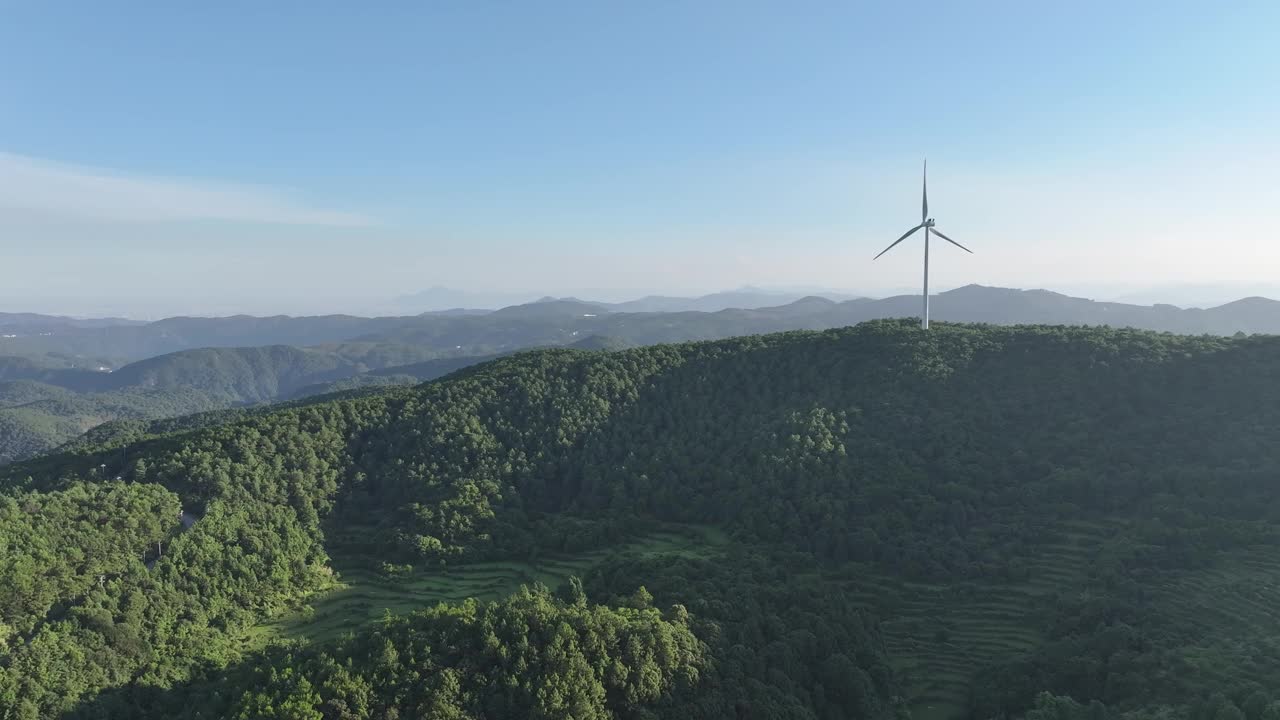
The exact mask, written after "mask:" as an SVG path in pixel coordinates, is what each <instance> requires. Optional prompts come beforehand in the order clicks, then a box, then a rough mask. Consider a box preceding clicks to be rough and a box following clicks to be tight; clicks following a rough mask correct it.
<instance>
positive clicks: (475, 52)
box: [0, 0, 1280, 315]
mask: <svg viewBox="0 0 1280 720" xmlns="http://www.w3.org/2000/svg"><path fill="white" fill-rule="evenodd" d="M1277 28H1280V3H1276V2H1274V0H1270V1H1266V2H1262V1H1259V2H1203V1H1202V2H1179V1H1178V0H1172V1H1166V2H1145V1H1144V2H1138V1H1135V2H1093V1H1085V2H1071V3H1039V2H1012V1H1010V2H968V3H953V2H945V3H930V2H911V3H876V4H869V3H854V2H832V3H816V2H774V3H760V2H749V1H743V0H735V1H733V2H728V1H723V2H721V1H717V0H705V1H701V2H665V1H652V2H643V3H639V2H634V3H613V2H586V1H583V2H553V1H552V0H545V1H543V2H515V1H513V0H468V1H463V0H433V1H428V2H404V3H396V2H377V3H353V2H306V3H303V2H285V1H283V0H281V1H279V2H260V1H255V2H235V1H223V2H205V3H161V2H128V1H127V0H121V1H120V2H113V3H95V2H83V1H82V2H59V1H58V0H40V1H39V2H22V1H17V0H9V1H6V0H0V278H2V282H0V310H37V311H39V310H45V311H61V312H78V313H96V312H107V311H115V312H128V313H131V314H135V315H140V314H163V313H167V312H224V311H230V310H248V311H253V312H270V311H281V312H295V313H296V312H317V311H333V310H343V309H349V310H355V311H359V310H362V309H366V308H371V307H373V306H374V305H376V304H377V303H380V302H385V301H390V300H391V299H392V298H394V297H396V296H397V295H401V294H405V293H411V292H414V291H416V290H420V289H423V288H427V287H431V286H448V287H451V288H462V289H468V290H488V291H492V290H505V291H512V290H520V291H525V290H527V291H530V292H538V293H554V294H566V293H570V292H577V293H582V292H587V291H590V292H594V293H595V294H596V296H597V297H600V299H609V298H607V297H605V295H607V294H608V293H610V292H612V293H615V294H620V295H627V294H633V293H635V292H641V293H643V292H654V291H656V292H666V293H675V292H707V291H714V290H719V289H725V288H730V287H735V286H739V285H743V284H755V285H765V286H810V287H826V288H833V289H846V290H853V291H860V292H868V293H874V292H884V291H888V290H890V289H895V288H907V287H915V286H918V283H919V272H920V269H919V265H920V247H919V244H918V243H903V245H902V246H900V247H899V248H897V249H895V251H894V252H893V253H891V254H889V255H886V256H885V257H883V258H881V259H880V260H878V261H876V262H874V263H872V262H871V258H872V256H874V255H875V254H876V253H877V252H879V251H880V250H881V249H882V248H883V247H884V246H886V245H887V244H888V243H889V242H891V241H892V240H893V239H894V238H896V237H897V236H898V235H899V234H900V233H901V232H902V231H903V230H905V229H907V228H908V227H910V226H911V225H913V224H915V223H916V222H918V216H917V213H918V212H919V210H918V208H919V201H920V199H919V192H920V188H919V173H920V161H921V158H922V157H924V156H925V155H927V156H928V157H929V161H930V189H931V193H930V199H931V204H930V205H931V210H932V212H931V214H932V215H934V216H935V217H936V218H937V219H938V227H939V228H941V229H942V230H943V231H944V232H947V233H948V234H950V235H951V236H952V237H954V238H956V239H957V240H959V241H960V242H963V243H965V244H966V245H968V246H970V247H971V248H973V249H974V250H975V251H976V252H977V254H976V255H972V256H969V255H965V254H964V253H961V252H960V251H958V250H955V249H954V248H951V247H949V246H945V245H943V246H940V247H938V248H937V253H936V262H935V264H934V269H935V283H936V284H937V286H940V287H947V286H956V285H962V284H966V283H969V282H978V283H984V284H995V285H1005V286H1012V287H1049V288H1051V289H1063V290H1073V291H1078V292H1090V291H1091V289H1092V291H1093V292H1095V293H1096V294H1108V293H1109V294H1118V293H1123V292H1126V291H1137V290H1141V289H1144V288H1150V287H1162V286H1170V285H1181V284H1191V283H1194V284H1203V285H1209V284H1219V285H1220V284H1227V285H1231V286H1239V287H1244V286H1256V285H1259V284H1264V283H1268V282H1277V281H1278V279H1280V242H1277V239H1276V238H1277V234H1278V233H1280V230H1278V229H1277V223H1276V222H1275V221H1274V220H1273V216H1274V215H1276V214H1277V210H1280V175H1278V174H1277V170H1276V168H1277V167H1278V166H1280V132H1277V128H1280V42H1277Z"/></svg>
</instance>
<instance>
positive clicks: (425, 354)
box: [0, 285, 1280, 462]
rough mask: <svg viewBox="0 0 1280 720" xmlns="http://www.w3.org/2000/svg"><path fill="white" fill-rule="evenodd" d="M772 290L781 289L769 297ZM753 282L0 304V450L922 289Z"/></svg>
mask: <svg viewBox="0 0 1280 720" xmlns="http://www.w3.org/2000/svg"><path fill="white" fill-rule="evenodd" d="M775 297H776V296H775ZM753 298H756V299H758V297H757V296H756V295H754V294H752V293H751V292H750V291H748V292H746V293H717V294H716V295H709V296H704V297H702V298H693V299H688V298H662V297H650V298H641V299H639V300H634V301H629V302H625V303H612V304H611V303H598V302H590V301H584V300H578V299H575V298H544V299H542V300H540V301H538V302H532V303H526V304H523V305H512V306H509V307H505V308H502V309H499V310H494V311H487V310H455V311H444V312H431V313H424V314H421V315H412V316H402V317H377V318H363V317H356V316H352V315H327V316H316V317H288V316H276V317H252V316H246V315H240V316H233V317H223V318H189V317H175V318H167V319H164V320H159V321H156V322H150V323H137V322H131V321H124V320H117V319H102V320H76V319H71V318H62V317H54V316H41V315H28V314H24V315H0V328H5V331H4V332H3V333H0V335H3V337H0V462H5V461H8V460H12V459H15V458H20V457H26V456H29V455H32V454H36V453H40V452H44V451H46V450H48V449H50V448H52V447H54V446H56V445H59V444H61V443H63V442H66V441H68V440H70V439H72V438H74V437H76V436H77V435H79V434H80V433H83V432H84V431H85V430H87V429H89V428H91V427H94V426H96V425H98V424H100V423H104V422H109V421H113V420H132V421H143V420H148V419H152V418H161V417H171V416H176V415H183V414H187V413H193V412H203V411H209V410H217V409H223V408H231V407H243V406H247V405H252V404H258V403H265V402H279V401H282V400H290V399H296V398H300V397H306V396H310V395H316V394H323V393H330V392H337V391H350V390H359V389H362V388H370V387H376V386H384V385H394V384H407V383H415V382H422V381H424V380H430V379H433V378H436V377H439V376H441V375H444V374H447V373H449V372H453V371H454V370H457V369H459V368H462V367H465V366H467V365H471V364H474V363H477V362H481V361H483V360H487V359H491V358H493V357H495V356H497V355H501V354H507V353H511V352H515V351H518V350H522V349H528V348H534V347H547V346H573V347H579V348H584V349H617V348H623V347H632V346H637V345H651V344H654V343H664V342H683V341H689V340H711V339H719V338H726V337H732V336H738V335H753V334H759V333H768V332H777V331H783V330H799V329H809V330H820V329H827V328H833V327H841V326H846V325H854V324H857V323H859V322H863V321H866V320H872V319H878V318H891V317H913V316H917V315H918V313H919V311H920V297H919V296H918V295H900V296H895V297H890V298H884V299H879V300H873V299H867V298H854V299H845V300H839V301H838V300H836V299H831V298H825V297H817V296H809V297H801V298H796V299H791V300H790V301H789V302H785V303H780V304H777V305H772V306H765V307H754V308H722V309H718V310H679V311H664V310H656V309H651V308H662V307H667V308H674V307H682V306H684V305H686V304H688V303H694V304H700V305H701V306H702V307H706V308H716V307H719V306H720V305H723V304H726V303H732V302H735V301H742V302H743V303H748V302H751V301H752V300H753ZM932 314H933V318H934V319H935V320H939V321H955V322H979V323H992V324H1038V325H1111V326H1118V327H1134V328H1143V329H1149V330H1158V331H1169V332H1175V333H1182V334H1216V335H1231V334H1235V333H1246V334H1253V333H1265V334H1280V302H1277V301H1275V300H1268V299H1265V298H1261V297H1253V298H1245V299H1242V300H1237V301H1235V302H1231V303H1227V304H1225V305H1221V306H1219V307H1215V308H1209V309H1196V308H1189V309H1182V308H1177V307H1174V306H1172V305H1147V306H1143V305H1130V304H1124V303H1113V302H1095V301H1092V300H1086V299H1083V298H1075V297H1069V296H1067V295H1062V294H1059V293H1053V292H1049V291H1045V290H1011V289H1005V288H992V287H982V286H977V285H970V286H967V287H963V288H959V289H956V290H951V291H949V292H944V293H940V294H939V295H937V296H935V297H934V298H933V300H932Z"/></svg>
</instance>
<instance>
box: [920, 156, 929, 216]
mask: <svg viewBox="0 0 1280 720" xmlns="http://www.w3.org/2000/svg"><path fill="white" fill-rule="evenodd" d="M921 187H923V188H924V192H923V195H922V196H921V202H920V222H921V223H922V224H923V223H924V221H925V220H928V219H929V160H928V159H927V158H926V159H925V161H924V181H923V183H922V185H921Z"/></svg>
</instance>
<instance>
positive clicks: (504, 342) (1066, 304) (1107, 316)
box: [0, 285, 1280, 367]
mask: <svg viewBox="0 0 1280 720" xmlns="http://www.w3.org/2000/svg"><path fill="white" fill-rule="evenodd" d="M772 297H774V298H775V299H776V298H777V297H778V296H776V295H774V296H772ZM757 300H759V296H757V295H754V294H752V293H751V292H747V293H746V294H740V293H717V294H715V295H708V296H704V297H702V298H694V299H687V298H662V297H650V298H641V299H639V300H633V301H629V302H625V303H613V304H611V303H601V302H591V301H585V300H578V299H575V298H565V299H554V298H546V299H544V300H542V301H538V302H533V303H527V304H523V305H513V306H509V307H505V308H502V309H500V310H494V311H482V310H464V309H459V310H454V311H446V312H432V313H424V314H421V315H410V316H399V317H375V318H364V317H356V316H352V315H324V316H314V317H289V316H283V315H282V316H275V317H253V316H247V315H237V316H232V317H222V318H192V317H174V318H166V319H164V320H158V321H155V322H150V323H130V322H127V321H114V320H103V321H83V320H80V321H71V320H69V319H66V318H52V317H50V318H45V316H0V327H7V328H8V330H6V331H5V332H4V333H0V334H3V335H4V337H0V356H3V355H21V356H49V355H50V354H54V355H56V356H57V357H61V358H63V362H67V359H68V358H70V359H73V360H82V361H83V362H84V363H85V364H86V365H91V366H94V367H96V365H95V361H96V360H97V359H100V358H115V359H118V360H119V361H125V362H127V361H136V360H140V359H143V358H147V357H153V356H155V355H161V354H165V353H170V352H176V351H179V350H189V349H194V348H201V347H252V346H261V345H294V346H316V345H333V344H344V343H362V344H370V343H374V344H385V343H393V344H400V345H408V346H414V347H418V348H425V349H427V350H430V351H433V352H439V353H444V352H447V353H451V354H454V355H486V354H491V353H495V352H504V351H509V350H513V349H517V348H521V347H528V346H531V345H565V344H569V343H573V342H576V341H578V340H580V339H583V338H585V337H589V336H592V335H601V336H605V337H611V338H618V339H620V340H623V341H626V342H628V343H631V344H650V343H655V342H672V341H682V340H696V339H711V338H721V337H728V336H731V335H743V334H751V333H760V332H771V331H776V330H787V329H797V328H813V329H816V328H829V327H837V326H842V325H852V324H856V323H858V322H862V321H864V320H871V319H876V318H886V317H910V316H915V315H918V314H919V312H920V310H919V305H920V300H919V297H918V296H914V295H899V296H895V297H889V298H884V299H878V300H874V299H868V298H855V299H843V300H841V299H839V298H835V299H833V298H823V297H817V296H810V297H803V298H787V299H786V302H777V303H775V304H772V305H768V306H762V307H728V308H725V307H721V306H723V305H726V304H732V303H733V302H735V301H742V302H741V304H744V305H745V304H751V303H752V302H753V301H757ZM690 303H692V304H694V305H699V306H701V307H703V308H706V309H682V310H674V309H672V308H678V307H684V306H686V305H688V304H690ZM663 308H665V309H663ZM717 308H718V309H717ZM933 315H934V318H935V319H937V320H952V321H962V322H986V323H998V324H1025V323H1031V324H1070V325H1113V326H1128V327H1135V328H1145V329H1150V330H1161V331H1169V332H1176V333H1192V334H1201V333H1210V334H1218V335H1229V334H1233V333H1236V332H1244V333H1280V302H1276V301H1274V300H1268V299H1265V298H1260V297H1254V298H1246V299H1243V300H1237V301H1235V302H1231V303H1227V304H1226V305H1222V306H1219V307H1215V308H1209V309H1199V308H1187V309H1183V308H1178V307H1175V306H1172V305H1131V304H1125V303H1114V302H1095V301H1092V300H1087V299H1084V298H1076V297H1070V296H1067V295H1062V294H1059V293H1054V292H1049V291H1046V290H1011V289H1005V288H992V287H983V286H978V285H970V286H966V287H962V288H959V289H956V290H951V291H949V292H944V293H940V294H938V295H937V296H935V297H934V299H933ZM13 317H22V318H23V320H22V324H21V326H20V325H19V324H18V323H17V322H16V321H9V323H8V324H7V325H4V324H2V323H3V318H13Z"/></svg>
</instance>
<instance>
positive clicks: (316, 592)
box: [0, 321, 1280, 720]
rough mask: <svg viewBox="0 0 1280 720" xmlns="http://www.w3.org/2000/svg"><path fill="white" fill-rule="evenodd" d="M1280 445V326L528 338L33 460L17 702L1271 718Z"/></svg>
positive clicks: (3, 514) (20, 507)
mask: <svg viewBox="0 0 1280 720" xmlns="http://www.w3.org/2000/svg"><path fill="white" fill-rule="evenodd" d="M1277 432H1280V338H1274V337H1253V338H1248V337H1246V338H1227V337H1209V336H1197V337H1189V336H1175V335H1167V334H1155V333H1149V332H1140V331H1126V330H1112V329H1088V328H1064V327H1045V326H1036V327H1010V328H1004V327H993V326H969V325H951V324H946V323H940V324H938V325H937V326H935V328H934V329H933V330H931V331H929V332H927V333H925V332H921V331H919V330H918V329H917V328H914V327H912V325H911V323H910V322H909V321H876V322H870V323H865V324H862V325H859V326H857V327H852V328H845V329H838V330H829V331H822V332H789V333H783V334H775V335H767V336H752V337H744V338H737V339H732V340H724V341H717V342H703V343H691V344H682V345H660V346H654V347H644V348H636V349H630V350H623V351H619V352H606V353H602V352H582V351H574V350H554V349H552V350H541V351H533V352H523V353H517V354H514V355H511V356H507V357H502V358H498V359H495V360H493V361H490V362H487V363H484V364H481V365H478V366H474V367H471V368H467V369H464V370H462V371H461V372H457V373H454V374H451V375H449V376H447V377H445V378H442V379H440V380H437V381H435V382H431V383H427V384H425V385H421V386H418V387H415V388H399V389H391V390H386V391H382V392H376V393H373V394H365V395H360V396H352V397H339V398H330V399H318V400H313V401H305V402H301V403H297V404H294V405H291V406H288V407H282V408H278V409H275V410H271V411H261V412H255V413H251V414H248V415H242V416H238V417H235V418H232V420H231V422H228V423H225V424H218V425H210V426H203V427H195V428H193V429H189V430H186V431H181V432H176V433H172V434H166V435H162V436H156V437H150V438H146V437H132V438H127V439H115V440H111V441H109V442H108V443H107V444H105V445H100V446H96V447H90V446H84V447H78V448H77V449H76V450H75V451H74V452H69V453H64V454H60V455H54V456H50V457H46V458H42V459H39V460H35V461H31V462H27V463H23V464H17V465H14V466H11V467H10V468H6V469H5V470H4V471H3V474H2V475H0V520H3V522H0V533H3V536H0V544H3V547H5V548H6V549H7V550H6V553H5V554H4V555H3V557H4V560H3V562H4V563H5V565H4V566H3V567H2V568H0V569H2V570H3V572H4V576H5V577H6V578H8V579H9V582H8V583H6V584H4V585H3V586H2V588H0V612H2V613H3V614H2V615H0V623H3V625H0V627H3V628H4V635H3V637H2V638H0V705H4V706H5V707H7V708H12V712H13V713H14V714H15V715H19V716H20V715H22V714H26V715H30V716H33V717H67V718H79V717H84V718H89V717H126V716H127V717H139V718H146V717H166V718H169V717H193V718H194V717H237V716H239V717H276V718H284V717H326V716H335V717H341V716H342V715H341V713H344V712H345V713H348V714H350V715H351V716H355V717H362V716H369V717H377V716H379V714H383V715H385V714H387V713H389V712H392V711H393V710H394V711H395V712H398V713H401V715H402V716H404V715H405V714H407V715H410V716H415V715H416V716H424V717H515V716H520V717H525V716H542V717H565V716H568V715H573V716H575V717H593V718H594V717H599V718H605V717H648V718H685V717H707V718H721V717H723V718H741V717H794V718H828V717H830V718H835V717H842V718H844V717H853V718H886V719H887V718H890V717H894V718H903V717H907V716H910V717H916V718H923V719H926V720H933V719H935V718H936V719H939V720H943V719H949V718H962V717H982V718H991V717H1024V716H1025V717H1028V718H1030V717H1036V718H1044V717H1054V718H1064V719H1068V720H1077V719H1078V720H1084V718H1086V717H1088V718H1111V717H1115V718H1122V717H1123V718H1135V719H1136V718H1153V719H1154V718H1156V717H1168V718H1182V717H1187V718H1202V717H1217V716H1219V715H1221V716H1223V717H1228V716H1230V717H1244V718H1246V720H1253V718H1255V717H1257V718H1259V720H1260V719H1261V718H1263V717H1267V715H1266V713H1268V712H1270V710H1269V708H1272V707H1276V706H1275V705H1274V704H1273V703H1275V701H1276V699H1277V698H1275V688H1276V687H1277V684H1278V681H1280V660H1277V658H1280V653H1276V652H1275V651H1276V650H1277V649H1278V648H1280V636H1277V635H1276V634H1275V623H1274V607H1275V604H1276V602H1277V601H1280V591H1278V590H1277V589H1278V588H1280V565H1278V564H1277V563H1276V562H1275V561H1274V557H1275V556H1276V552H1277V550H1280V532H1278V531H1280V493H1277V491H1276V486H1275V479H1276V476H1277V473H1278V472H1280V450H1278V449H1277V447H1278V446H1277V445H1276V443H1275V442H1274V438H1275V436H1276V433H1277ZM123 443H127V447H125V446H124V445H123ZM102 466H105V468H102ZM99 468H102V470H104V471H105V472H102V471H100V470H99ZM116 476H120V477H122V478H123V479H122V480H120V481H115V480H109V479H106V478H113V477H116ZM179 507H181V508H182V509H183V511H184V512H185V513H189V514H190V515H191V517H192V518H194V521H193V522H188V523H183V522H180V521H179V517H178V513H177V508H179ZM184 517H186V516H185V515H184ZM66 547H75V548H77V551H76V553H74V554H70V555H68V554H59V552H58V550H57V549H59V548H66ZM539 583H541V584H542V585H544V586H546V587H541V586H539ZM522 584H523V585H526V586H528V587H527V589H523V590H522V589H520V586H521V585H522ZM530 585H531V586H530ZM467 598H477V599H476V600H468V599H467ZM436 602H444V603H445V604H444V605H438V606H432V604H433V603H436ZM421 605H427V606H429V607H427V608H424V609H423V610H421V611H419V612H412V609H413V608H415V607H419V606H421ZM297 640H309V641H310V642H309V643H305V644H301V645H298V644H291V643H294V642H295V641H297ZM89 649H92V652H90V651H88V650H89ZM55 667H56V668H58V672H56V673H55V672H48V671H45V670H43V669H45V668H55ZM639 678H645V680H644V681H643V682H640V681H639V680H638V679H639ZM569 708H578V709H577V710H576V711H574V710H570V709H569Z"/></svg>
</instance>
